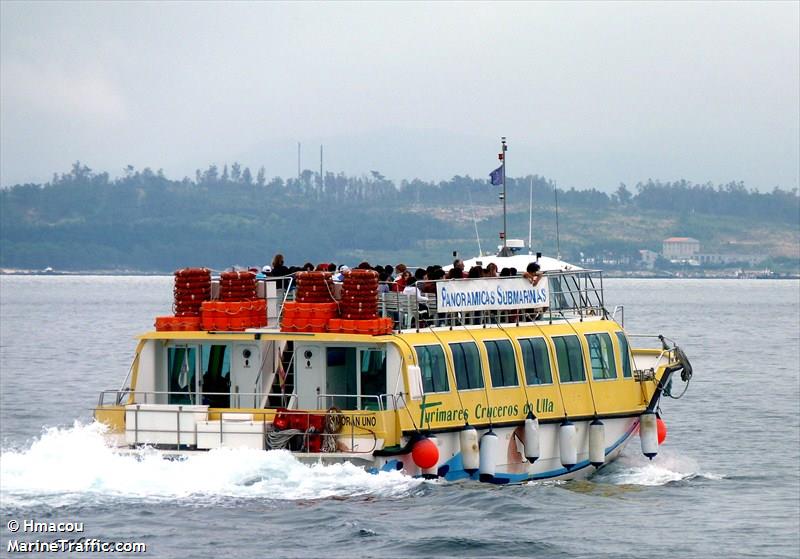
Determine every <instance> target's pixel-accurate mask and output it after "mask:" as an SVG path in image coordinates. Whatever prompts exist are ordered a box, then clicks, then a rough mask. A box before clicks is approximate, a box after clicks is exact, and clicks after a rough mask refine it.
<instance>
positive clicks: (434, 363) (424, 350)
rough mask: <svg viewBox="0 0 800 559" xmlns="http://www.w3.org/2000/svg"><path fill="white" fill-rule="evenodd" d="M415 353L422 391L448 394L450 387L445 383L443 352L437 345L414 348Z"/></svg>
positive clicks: (445, 372) (445, 373)
mask: <svg viewBox="0 0 800 559" xmlns="http://www.w3.org/2000/svg"><path fill="white" fill-rule="evenodd" d="M414 349H415V350H416V352H417V361H418V362H419V368H420V370H421V371H422V391H423V392H426V393H430V392H448V391H449V390H450V385H449V383H448V382H447V366H446V364H445V360H444V351H443V350H442V347H441V346H439V345H421V346H414Z"/></svg>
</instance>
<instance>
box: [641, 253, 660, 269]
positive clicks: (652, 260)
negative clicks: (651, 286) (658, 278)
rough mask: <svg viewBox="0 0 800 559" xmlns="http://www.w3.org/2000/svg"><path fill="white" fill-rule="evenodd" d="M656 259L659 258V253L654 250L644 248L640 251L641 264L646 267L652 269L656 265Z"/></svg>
mask: <svg viewBox="0 0 800 559" xmlns="http://www.w3.org/2000/svg"><path fill="white" fill-rule="evenodd" d="M656 260H658V253H657V252H653V251H652V250H647V249H642V250H640V251H639V265H640V266H641V267H642V268H644V269H646V270H652V269H653V268H655V267H656Z"/></svg>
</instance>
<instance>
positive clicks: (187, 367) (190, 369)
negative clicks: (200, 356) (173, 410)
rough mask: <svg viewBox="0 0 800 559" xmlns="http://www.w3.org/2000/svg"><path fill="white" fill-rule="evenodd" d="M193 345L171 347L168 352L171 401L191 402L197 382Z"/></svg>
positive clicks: (176, 402)
mask: <svg viewBox="0 0 800 559" xmlns="http://www.w3.org/2000/svg"><path fill="white" fill-rule="evenodd" d="M196 354H197V352H196V350H195V348H193V347H171V348H169V350H168V352H167V368H168V369H169V403H170V404H191V403H193V398H192V396H193V395H194V384H195V368H196V361H195V355H196Z"/></svg>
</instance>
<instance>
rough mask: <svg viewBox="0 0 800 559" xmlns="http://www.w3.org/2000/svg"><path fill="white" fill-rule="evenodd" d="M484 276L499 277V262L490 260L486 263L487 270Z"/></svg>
mask: <svg viewBox="0 0 800 559" xmlns="http://www.w3.org/2000/svg"><path fill="white" fill-rule="evenodd" d="M483 277H486V278H496V277H497V264H495V263H494V262H489V264H487V265H486V271H485V272H484V274H483Z"/></svg>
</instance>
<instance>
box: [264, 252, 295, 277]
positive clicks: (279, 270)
mask: <svg viewBox="0 0 800 559" xmlns="http://www.w3.org/2000/svg"><path fill="white" fill-rule="evenodd" d="M267 267H268V266H265V268H267ZM290 273H291V272H290V271H289V268H287V267H286V265H285V264H284V263H283V255H282V254H280V253H278V254H276V255H275V256H274V257H273V258H272V270H271V272H270V275H271V276H273V277H283V276H288V275H289V274H290Z"/></svg>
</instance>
